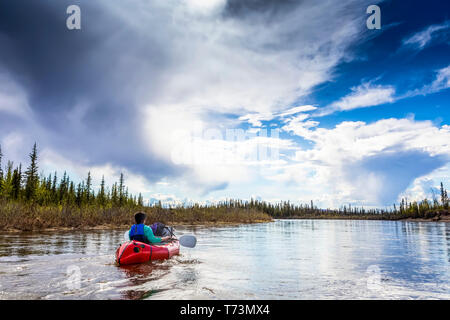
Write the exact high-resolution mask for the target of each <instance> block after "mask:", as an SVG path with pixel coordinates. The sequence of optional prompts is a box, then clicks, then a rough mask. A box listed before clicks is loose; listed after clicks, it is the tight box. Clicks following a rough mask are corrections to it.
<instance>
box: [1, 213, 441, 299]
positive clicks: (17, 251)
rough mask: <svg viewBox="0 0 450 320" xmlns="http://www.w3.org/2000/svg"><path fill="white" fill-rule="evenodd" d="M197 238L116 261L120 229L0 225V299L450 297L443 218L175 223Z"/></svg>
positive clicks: (120, 238)
mask: <svg viewBox="0 0 450 320" xmlns="http://www.w3.org/2000/svg"><path fill="white" fill-rule="evenodd" d="M177 231H178V235H182V234H194V235H195V236H196V237H197V239H198V243H197V247H196V248H194V249H188V248H181V254H180V255H179V256H177V257H174V258H172V259H170V260H167V261H162V262H149V263H147V264H141V265H135V266H128V267H118V266H116V265H115V263H114V252H115V250H116V249H117V247H118V245H119V244H120V243H121V242H122V241H123V239H122V236H123V232H124V230H114V231H106V230H104V231H103V230H102V231H74V232H57V233H23V234H12V233H0V299H368V298H369V299H450V268H449V267H450V224H448V223H447V224H446V223H432V222H426V223H420V222H394V221H345V220H344V221H340V220H280V221H275V222H272V223H264V224H255V225H241V226H237V227H236V226H234V227H208V228H207V227H183V228H178V229H177Z"/></svg>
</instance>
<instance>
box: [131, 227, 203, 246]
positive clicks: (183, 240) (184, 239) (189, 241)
mask: <svg viewBox="0 0 450 320" xmlns="http://www.w3.org/2000/svg"><path fill="white" fill-rule="evenodd" d="M123 238H124V239H125V241H130V236H129V234H128V230H127V231H125V233H124V234H123ZM178 241H180V245H182V246H183V247H187V248H194V247H195V245H196V244H197V238H196V237H194V236H191V235H184V236H181V237H180V239H178Z"/></svg>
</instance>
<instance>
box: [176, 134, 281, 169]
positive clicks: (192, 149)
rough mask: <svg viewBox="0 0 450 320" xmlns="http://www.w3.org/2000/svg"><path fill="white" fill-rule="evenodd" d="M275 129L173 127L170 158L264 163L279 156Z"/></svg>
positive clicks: (188, 161) (183, 161)
mask: <svg viewBox="0 0 450 320" xmlns="http://www.w3.org/2000/svg"><path fill="white" fill-rule="evenodd" d="M279 131H280V130H279V129H270V130H268V129H258V130H254V129H251V130H243V129H226V130H224V131H223V130H219V129H206V130H203V131H200V132H193V131H185V130H177V131H175V132H174V133H173V136H172V141H174V142H175V144H174V147H173V148H172V152H171V159H172V161H173V162H174V163H175V164H178V165H183V164H185V165H189V164H205V165H206V164H215V165H217V164H225V165H234V164H242V163H246V164H264V163H269V162H273V161H277V160H279V159H280V151H279V150H280V147H281V140H280V139H279V135H280V133H279Z"/></svg>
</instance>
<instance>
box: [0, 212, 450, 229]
mask: <svg viewBox="0 0 450 320" xmlns="http://www.w3.org/2000/svg"><path fill="white" fill-rule="evenodd" d="M274 220H347V221H352V220H353V221H404V222H444V223H450V215H446V216H443V217H440V218H439V219H436V217H435V218H431V219H424V218H403V219H390V220H389V219H375V218H371V219H367V218H358V217H333V218H331V217H283V218H276V219H272V220H255V221H248V222H232V221H216V222H213V221H197V222H185V223H182V222H177V223H173V224H169V225H171V226H173V227H174V228H175V229H176V228H178V227H183V228H185V227H232V226H239V225H243V224H257V223H268V222H273V221H274ZM129 227H130V225H129V224H124V225H114V224H100V225H97V226H77V227H64V226H56V227H49V228H43V229H32V230H20V229H17V228H14V227H12V228H6V229H3V230H0V232H7V233H19V232H27V233H28V232H30V233H31V232H44V233H45V232H61V231H102V230H126V229H127V228H129Z"/></svg>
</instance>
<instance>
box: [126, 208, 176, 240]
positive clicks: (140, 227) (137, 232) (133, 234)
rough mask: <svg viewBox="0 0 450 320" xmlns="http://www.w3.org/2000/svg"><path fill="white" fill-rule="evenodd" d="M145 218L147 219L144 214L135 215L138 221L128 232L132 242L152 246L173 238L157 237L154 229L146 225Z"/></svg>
mask: <svg viewBox="0 0 450 320" xmlns="http://www.w3.org/2000/svg"><path fill="white" fill-rule="evenodd" d="M145 218H147V216H146V214H145V213H143V212H138V213H136V214H135V215H134V220H135V221H136V224H133V225H132V226H131V229H130V231H129V232H128V236H129V237H130V240H135V241H140V242H144V243H148V244H152V243H160V242H162V241H167V240H169V239H170V238H171V237H170V236H167V237H156V236H155V235H154V234H153V230H152V228H150V227H149V226H146V225H145Z"/></svg>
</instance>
